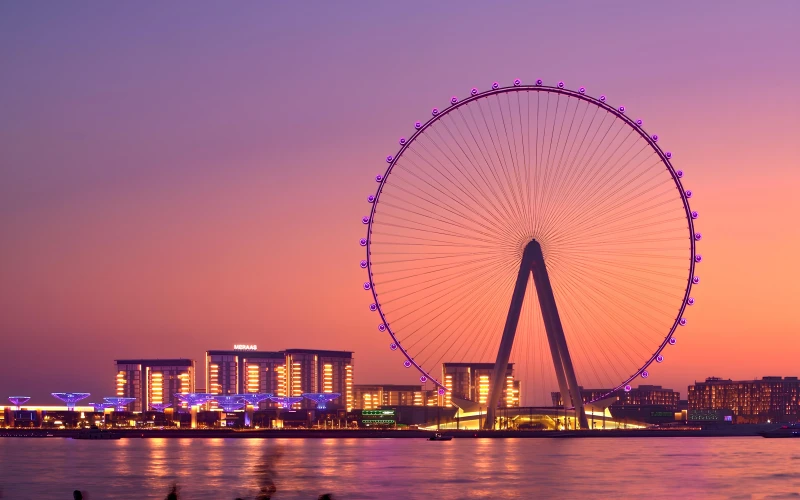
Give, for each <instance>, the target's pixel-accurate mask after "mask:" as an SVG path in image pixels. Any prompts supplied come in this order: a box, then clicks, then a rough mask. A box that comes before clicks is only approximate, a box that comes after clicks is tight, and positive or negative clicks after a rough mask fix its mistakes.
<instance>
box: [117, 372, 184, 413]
mask: <svg viewBox="0 0 800 500" xmlns="http://www.w3.org/2000/svg"><path fill="white" fill-rule="evenodd" d="M115 363H116V368H117V370H116V376H115V382H116V396H117V397H120V398H135V401H133V402H132V403H131V404H130V405H128V410H129V411H147V410H149V409H150V408H151V405H153V404H157V405H162V404H168V405H172V407H173V408H185V406H186V405H185V404H182V403H181V401H180V399H179V398H178V397H177V396H176V394H188V393H191V392H194V390H195V362H194V360H192V359H118V360H116V361H115Z"/></svg>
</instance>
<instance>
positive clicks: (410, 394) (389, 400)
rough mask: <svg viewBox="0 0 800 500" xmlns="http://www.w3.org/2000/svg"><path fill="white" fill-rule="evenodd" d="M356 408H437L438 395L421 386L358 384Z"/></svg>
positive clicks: (355, 387)
mask: <svg viewBox="0 0 800 500" xmlns="http://www.w3.org/2000/svg"><path fill="white" fill-rule="evenodd" d="M353 398H354V408H355V409H359V410H376V409H379V408H381V407H384V406H437V405H438V404H439V397H438V393H437V392H436V391H435V390H425V389H423V387H422V386H421V385H396V384H378V385H375V384H366V385H365V384H358V385H354V386H353Z"/></svg>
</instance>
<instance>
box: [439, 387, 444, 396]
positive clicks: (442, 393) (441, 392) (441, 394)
mask: <svg viewBox="0 0 800 500" xmlns="http://www.w3.org/2000/svg"><path fill="white" fill-rule="evenodd" d="M438 392H439V395H440V396H444V393H445V390H444V388H442V387H439V391H438Z"/></svg>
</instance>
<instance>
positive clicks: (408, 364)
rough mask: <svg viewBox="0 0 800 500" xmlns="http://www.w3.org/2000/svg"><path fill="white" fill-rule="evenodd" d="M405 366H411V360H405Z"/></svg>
mask: <svg viewBox="0 0 800 500" xmlns="http://www.w3.org/2000/svg"><path fill="white" fill-rule="evenodd" d="M403 366H405V367H406V368H411V361H409V360H405V361H403Z"/></svg>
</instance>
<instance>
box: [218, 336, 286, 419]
mask: <svg viewBox="0 0 800 500" xmlns="http://www.w3.org/2000/svg"><path fill="white" fill-rule="evenodd" d="M242 347H248V348H249V347H255V346H245V345H242ZM284 364H285V356H284V354H283V353H282V352H271V351H254V350H249V349H248V350H244V349H243V350H233V351H206V392H207V393H209V394H217V395H220V396H229V395H232V394H257V393H268V394H275V395H279V396H282V395H283V389H284V373H283V372H284ZM259 406H260V407H261V408H266V407H267V406H274V405H269V404H268V403H267V402H262V403H260V404H259Z"/></svg>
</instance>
